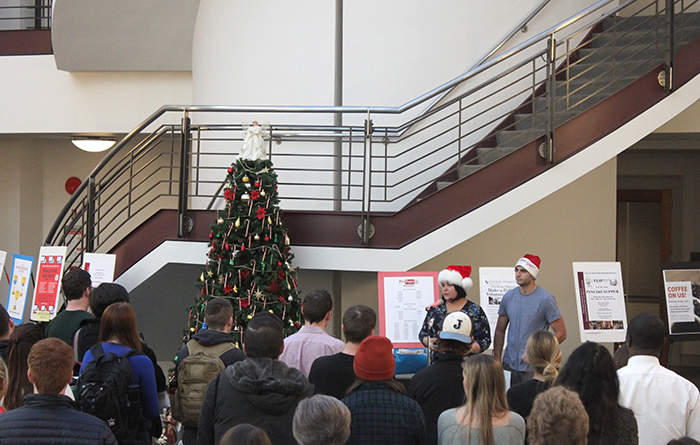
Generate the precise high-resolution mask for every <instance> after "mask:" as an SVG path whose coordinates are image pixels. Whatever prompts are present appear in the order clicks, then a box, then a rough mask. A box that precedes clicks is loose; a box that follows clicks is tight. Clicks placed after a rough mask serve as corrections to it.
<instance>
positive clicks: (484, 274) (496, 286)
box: [479, 267, 518, 348]
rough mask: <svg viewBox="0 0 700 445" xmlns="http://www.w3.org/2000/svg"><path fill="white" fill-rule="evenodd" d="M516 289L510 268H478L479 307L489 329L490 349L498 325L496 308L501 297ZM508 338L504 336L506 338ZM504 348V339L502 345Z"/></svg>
mask: <svg viewBox="0 0 700 445" xmlns="http://www.w3.org/2000/svg"><path fill="white" fill-rule="evenodd" d="M516 287H518V283H516V282H515V269H514V268H512V267H480V268H479V294H480V297H481V307H482V309H484V312H486V317H487V318H488V319H489V327H490V328H491V340H492V341H491V347H492V348H493V339H494V337H495V335H496V324H497V323H498V308H499V307H500V305H501V300H502V299H503V295H505V293H506V292H508V291H509V290H511V289H513V288H516ZM506 331H507V329H506ZM507 337H508V336H507V335H506V338H507ZM503 347H504V348H505V339H504V343H503Z"/></svg>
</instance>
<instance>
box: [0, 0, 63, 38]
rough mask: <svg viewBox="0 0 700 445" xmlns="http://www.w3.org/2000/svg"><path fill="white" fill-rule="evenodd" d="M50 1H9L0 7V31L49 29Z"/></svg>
mask: <svg viewBox="0 0 700 445" xmlns="http://www.w3.org/2000/svg"><path fill="white" fill-rule="evenodd" d="M51 6H52V0H9V1H5V2H3V3H2V5H0V31H10V30H12V31H15V30H24V29H51Z"/></svg>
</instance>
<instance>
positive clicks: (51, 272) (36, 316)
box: [29, 246, 67, 321]
mask: <svg viewBox="0 0 700 445" xmlns="http://www.w3.org/2000/svg"><path fill="white" fill-rule="evenodd" d="M66 250H67V247H65V246H56V247H53V246H44V247H42V248H41V249H40V250H39V262H38V266H37V273H36V286H35V287H34V299H33V300H32V308H31V311H30V312H29V319H30V320H32V321H49V320H51V319H53V317H55V316H56V312H57V310H58V308H57V307H56V306H57V303H58V293H59V292H60V291H61V278H62V277H63V263H64V259H65V257H66Z"/></svg>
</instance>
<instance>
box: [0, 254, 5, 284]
mask: <svg viewBox="0 0 700 445" xmlns="http://www.w3.org/2000/svg"><path fill="white" fill-rule="evenodd" d="M6 258H7V252H5V251H4V250H0V281H2V276H3V275H5V274H4V273H3V272H5V259H6Z"/></svg>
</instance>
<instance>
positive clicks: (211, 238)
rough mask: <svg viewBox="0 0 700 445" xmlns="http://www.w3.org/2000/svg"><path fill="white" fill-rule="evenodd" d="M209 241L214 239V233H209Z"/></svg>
mask: <svg viewBox="0 0 700 445" xmlns="http://www.w3.org/2000/svg"><path fill="white" fill-rule="evenodd" d="M209 239H210V240H213V239H214V232H210V233H209Z"/></svg>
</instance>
